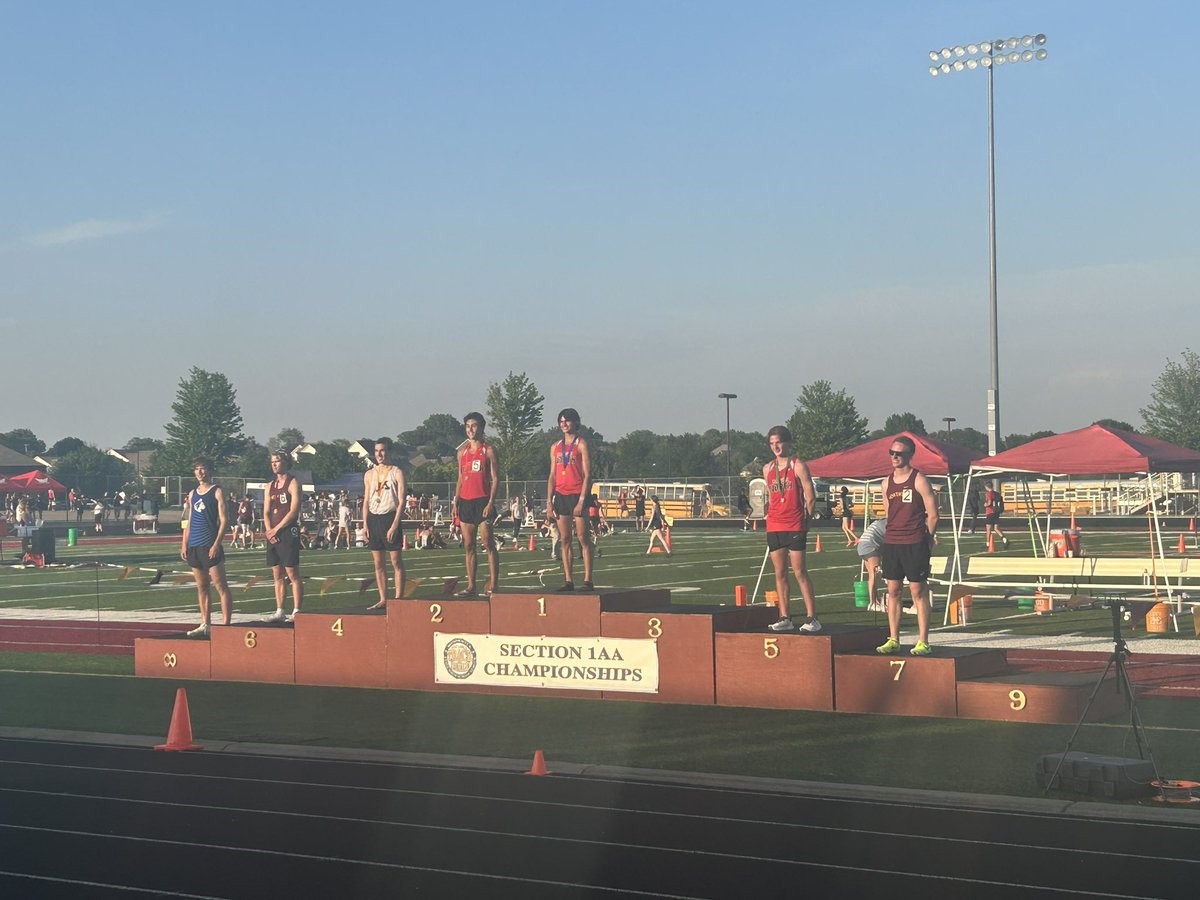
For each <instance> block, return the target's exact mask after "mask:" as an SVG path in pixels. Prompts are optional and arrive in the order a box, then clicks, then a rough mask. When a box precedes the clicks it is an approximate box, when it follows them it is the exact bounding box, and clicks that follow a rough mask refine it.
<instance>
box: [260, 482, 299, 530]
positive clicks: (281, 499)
mask: <svg viewBox="0 0 1200 900" xmlns="http://www.w3.org/2000/svg"><path fill="white" fill-rule="evenodd" d="M293 481H295V479H294V478H293V477H292V476H291V475H285V476H284V479H283V487H277V486H276V484H275V480H274V479H272V480H271V484H270V487H269V490H270V494H268V496H267V506H268V508H269V509H270V510H271V526H272V527H274V526H276V525H278V524H279V523H280V522H282V521H283V520H284V519H285V518H287V514H288V513H289V512H291V510H292V495H291V494H290V493H288V491H289V490H290V489H291V486H292V482H293ZM298 518H299V514H297V515H296V517H295V518H293V519H292V524H293V525H295V524H296V519H298Z"/></svg>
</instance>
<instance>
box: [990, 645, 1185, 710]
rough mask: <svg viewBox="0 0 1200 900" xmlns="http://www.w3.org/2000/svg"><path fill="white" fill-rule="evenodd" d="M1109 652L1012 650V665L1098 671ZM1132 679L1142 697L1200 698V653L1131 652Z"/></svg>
mask: <svg viewBox="0 0 1200 900" xmlns="http://www.w3.org/2000/svg"><path fill="white" fill-rule="evenodd" d="M1109 655H1110V654H1108V653H1095V652H1090V651H1080V650H1009V651H1008V664H1009V666H1010V667H1011V668H1012V669H1014V670H1015V671H1017V672H1095V673H1096V675H1097V676H1098V675H1099V674H1100V673H1101V672H1102V671H1104V667H1105V665H1107V664H1108V658H1109ZM1125 668H1126V671H1128V672H1129V679H1130V681H1132V682H1133V683H1134V684H1135V685H1137V686H1138V688H1139V689H1140V690H1139V691H1138V695H1139V696H1142V697H1191V698H1194V699H1200V656H1179V655H1171V654H1166V653H1131V654H1129V656H1128V657H1126V663H1125Z"/></svg>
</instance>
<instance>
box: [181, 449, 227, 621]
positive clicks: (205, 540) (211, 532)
mask: <svg viewBox="0 0 1200 900" xmlns="http://www.w3.org/2000/svg"><path fill="white" fill-rule="evenodd" d="M192 471H193V472H194V473H195V475H196V488H195V490H193V491H189V492H188V495H187V501H186V503H185V504H184V507H185V509H186V510H187V518H186V519H185V520H184V522H183V539H182V541H181V542H180V547H179V558H180V559H182V560H186V562H187V564H188V565H189V566H191V567H192V577H193V578H195V579H196V594H197V596H198V599H199V602H200V627H199V628H193V629H192V630H191V631H189V632H188V637H208V626H209V621H210V614H209V600H210V598H209V593H208V588H209V585H211V584H215V585H216V586H217V593H218V594H220V596H221V624H223V625H228V624H229V623H230V621H232V618H231V617H232V615H233V597H232V596H231V595H230V593H229V585H228V584H227V583H226V581H225V549H224V548H223V547H222V546H221V539H222V538H224V536H225V529H226V527H228V524H229V523H228V522H227V521H226V518H225V494H224V492H223V491H222V490H221V489H220V488H219V487H217V486H216V485H215V484H213V483H212V481H211V479H212V476H213V471H214V469H213V461H212V460H211V459H209V458H208V457H207V456H198V457H196V459H195V460H193V461H192Z"/></svg>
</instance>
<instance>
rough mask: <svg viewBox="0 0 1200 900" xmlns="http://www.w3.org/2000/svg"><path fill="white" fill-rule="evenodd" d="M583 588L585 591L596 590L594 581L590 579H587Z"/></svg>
mask: <svg viewBox="0 0 1200 900" xmlns="http://www.w3.org/2000/svg"><path fill="white" fill-rule="evenodd" d="M583 589H584V590H585V591H594V590H595V589H596V588H595V587H593V586H592V583H591V582H590V581H585V582H584V583H583Z"/></svg>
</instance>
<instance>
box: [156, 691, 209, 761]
mask: <svg viewBox="0 0 1200 900" xmlns="http://www.w3.org/2000/svg"><path fill="white" fill-rule="evenodd" d="M154 749H155V750H203V749H204V748H203V747H201V746H200V745H199V744H193V743H192V716H191V713H189V712H188V702H187V691H185V690H184V689H183V688H179V689H178V690H177V691H176V692H175V709H174V711H172V713H171V727H170V729H169V730H168V731H167V742H166V743H165V744H159V745H158V746H156V747H155V748H154Z"/></svg>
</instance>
